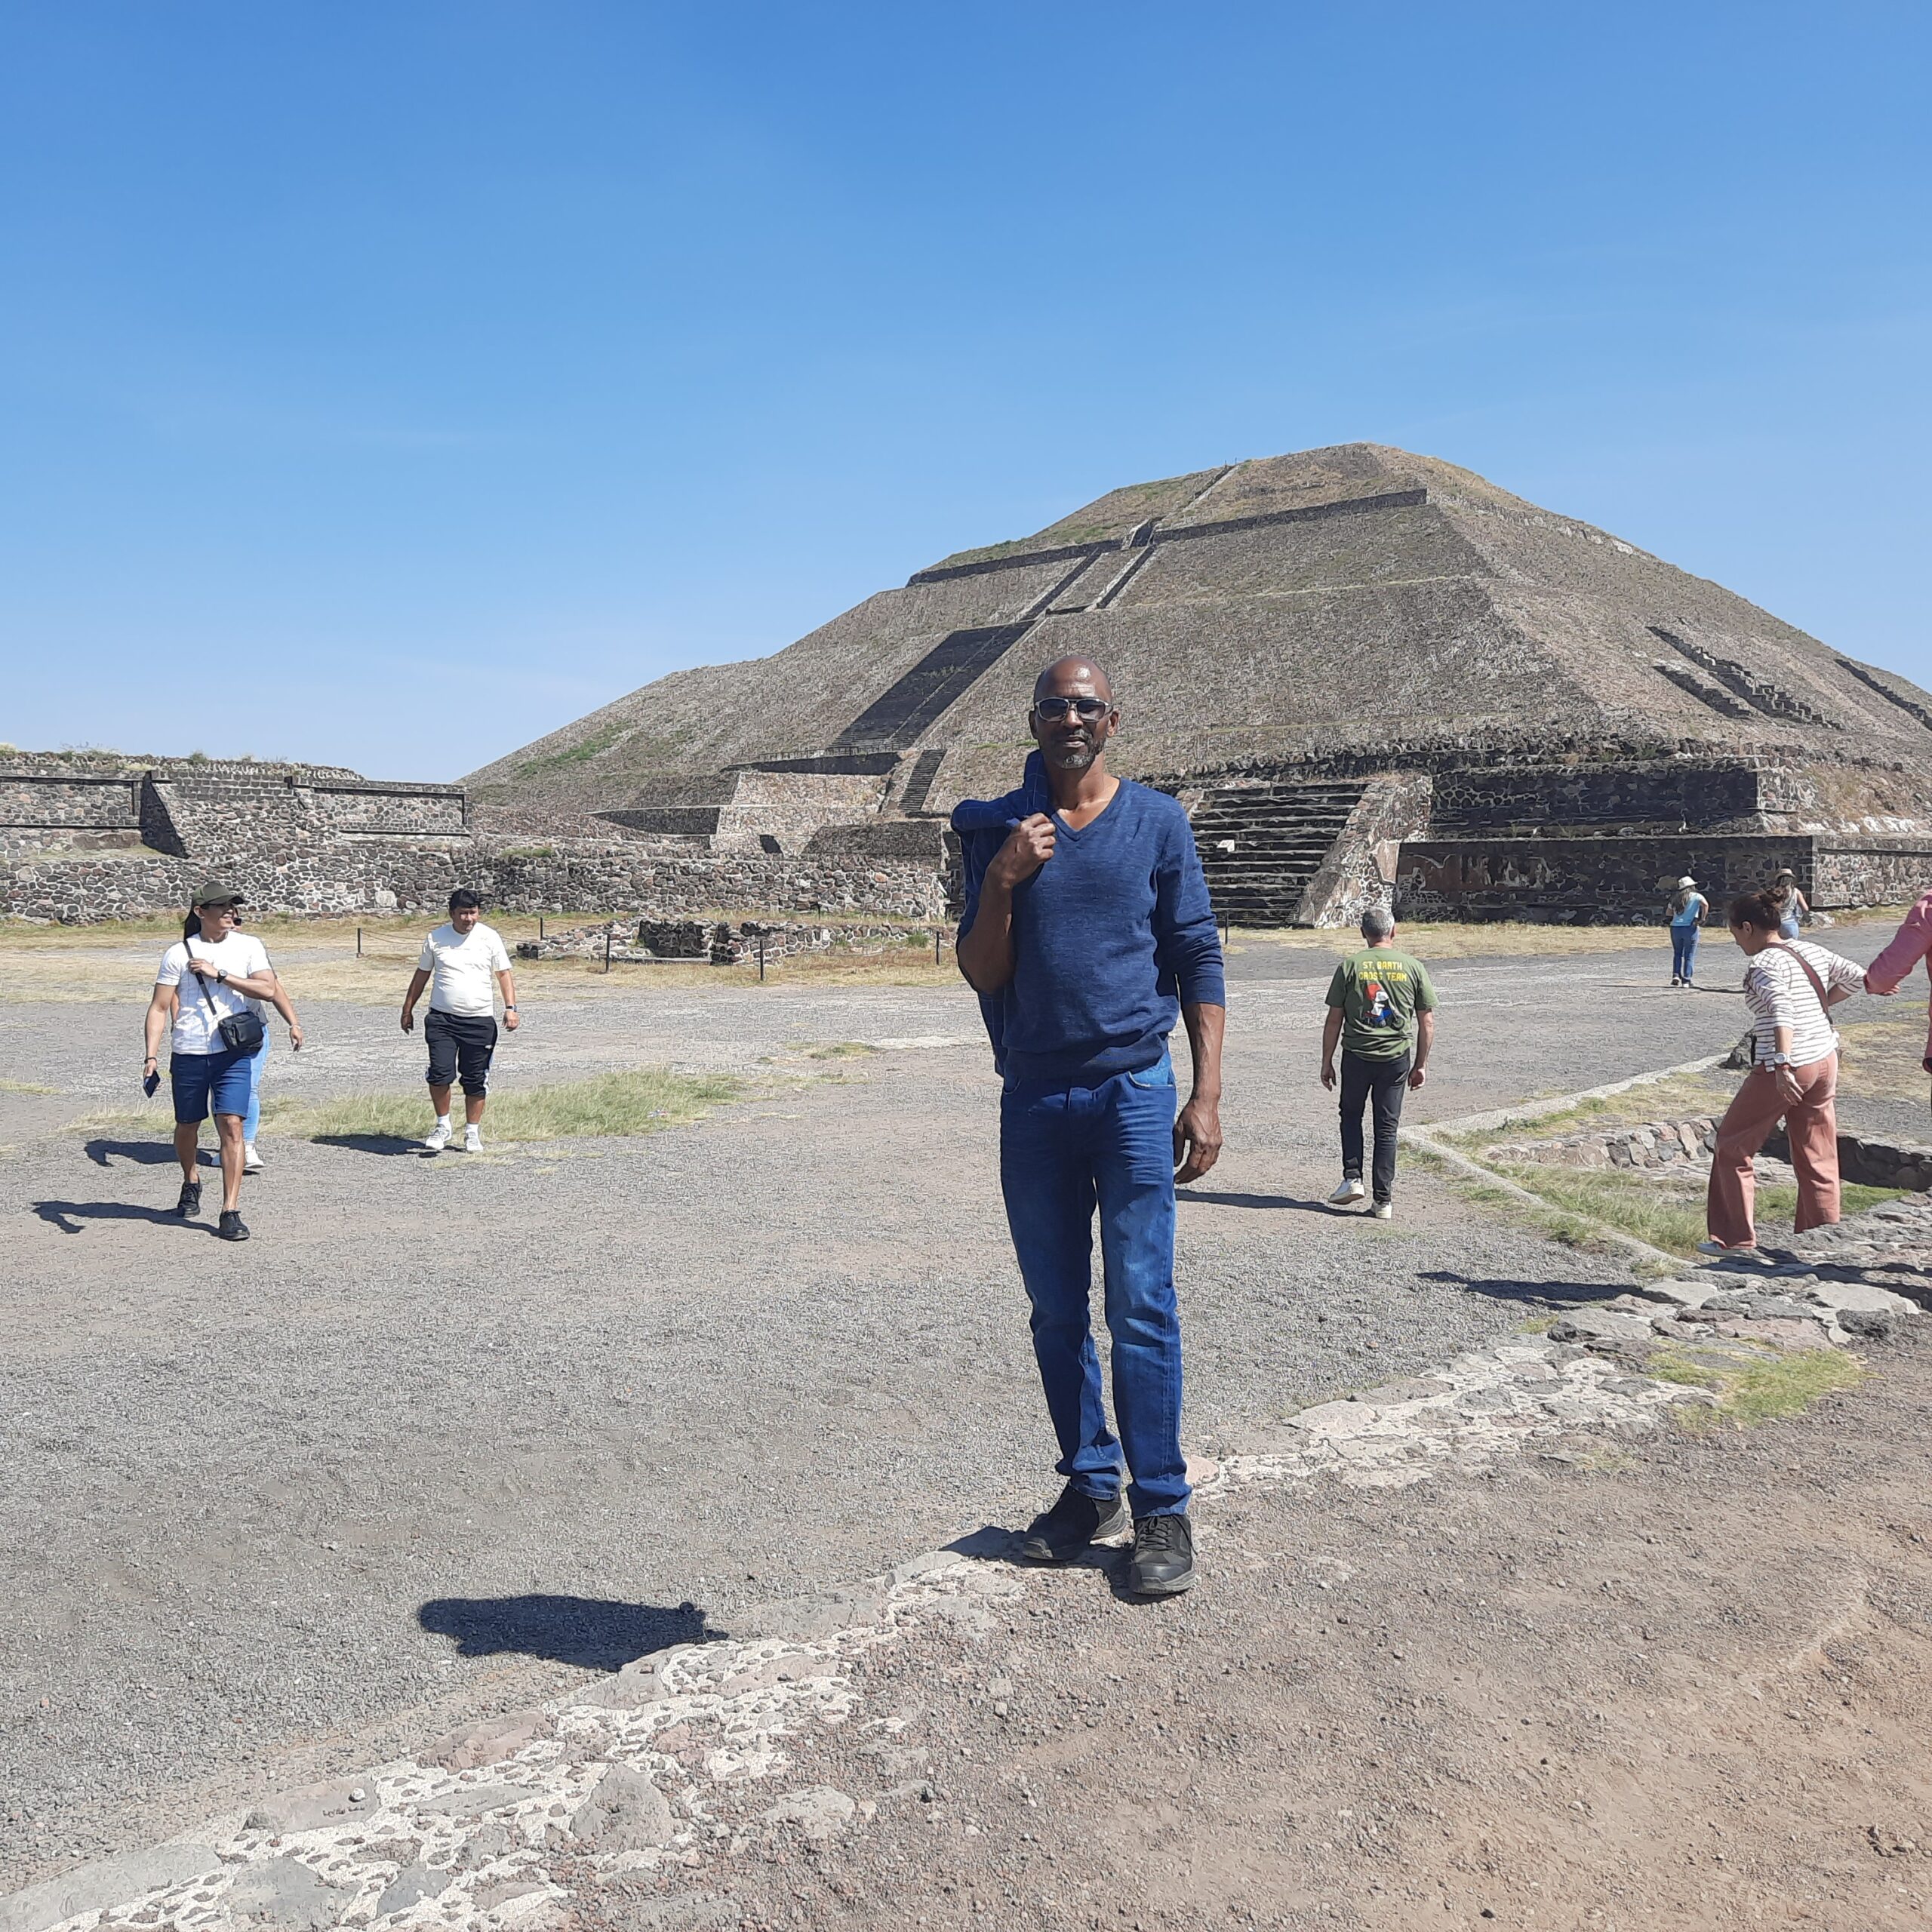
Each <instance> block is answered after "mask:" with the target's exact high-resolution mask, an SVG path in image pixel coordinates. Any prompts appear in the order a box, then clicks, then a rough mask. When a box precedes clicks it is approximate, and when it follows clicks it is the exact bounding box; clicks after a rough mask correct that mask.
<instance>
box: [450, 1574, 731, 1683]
mask: <svg viewBox="0 0 1932 1932" xmlns="http://www.w3.org/2000/svg"><path fill="white" fill-rule="evenodd" d="M416 1620H417V1623H419V1624H420V1625H421V1626H422V1627H423V1629H425V1630H427V1631H429V1632H431V1633H432V1635H435V1636H438V1637H448V1638H453V1639H454V1641H455V1644H456V1647H457V1655H458V1656H459V1657H541V1658H543V1660H545V1661H546V1662H547V1663H568V1664H574V1665H575V1666H577V1668H578V1669H580V1670H608V1671H616V1670H621V1669H623V1667H624V1666H625V1665H626V1664H627V1663H635V1661H636V1660H637V1659H638V1658H639V1657H648V1656H649V1655H650V1654H651V1652H652V1651H661V1650H663V1649H666V1647H669V1645H671V1644H703V1643H709V1642H710V1641H712V1639H713V1638H720V1637H724V1636H725V1635H728V1634H729V1633H728V1632H725V1631H723V1630H714V1629H712V1628H711V1627H710V1626H709V1623H707V1622H706V1618H705V1614H704V1612H703V1611H701V1610H700V1609H699V1608H698V1607H697V1605H696V1604H691V1603H681V1604H678V1605H677V1607H675V1609H672V1608H668V1607H665V1606H663V1605H662V1604H648V1603H617V1602H614V1601H611V1599H609V1598H605V1597H568V1596H551V1595H539V1594H537V1593H535V1592H532V1593H531V1594H529V1595H524V1596H515V1597H434V1598H431V1599H430V1601H429V1602H427V1603H426V1604H423V1607H422V1608H421V1609H420V1610H419V1611H417V1613H416Z"/></svg>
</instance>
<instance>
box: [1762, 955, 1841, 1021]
mask: <svg viewBox="0 0 1932 1932" xmlns="http://www.w3.org/2000/svg"><path fill="white" fill-rule="evenodd" d="M1771 943H1772V944H1773V945H1774V946H1776V947H1777V949H1778V950H1779V952H1788V953H1789V954H1790V955H1791V956H1792V958H1794V959H1795V960H1796V961H1798V964H1799V965H1801V967H1803V968H1804V977H1806V978H1807V980H1810V982H1811V990H1812V991H1813V992H1814V993H1816V994H1817V995H1818V1010H1819V1011H1820V1012H1821V1013H1822V1014H1823V1015H1824V1016H1825V1024H1826V1027H1827V1028H1829V1030H1830V1032H1831V1035H1832V1041H1833V1042H1834V1044H1835V1043H1836V1041H1837V1039H1838V1029H1837V1028H1836V1027H1835V1026H1832V1007H1831V1002H1830V1001H1829V1000H1828V999H1826V997H1825V983H1824V981H1823V980H1821V979H1820V978H1819V977H1818V970H1817V968H1816V967H1815V966H1814V965H1813V964H1811V962H1810V960H1808V959H1807V958H1805V956H1804V954H1803V953H1801V952H1799V951H1798V949H1797V947H1796V946H1792V944H1790V943H1789V942H1788V941H1787V940H1773V941H1772V942H1771Z"/></svg>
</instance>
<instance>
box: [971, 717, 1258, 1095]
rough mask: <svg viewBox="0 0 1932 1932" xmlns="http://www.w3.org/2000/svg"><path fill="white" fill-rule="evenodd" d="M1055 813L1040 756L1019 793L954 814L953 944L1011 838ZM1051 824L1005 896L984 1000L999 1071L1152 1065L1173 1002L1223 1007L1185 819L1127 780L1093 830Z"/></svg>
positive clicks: (1084, 1072) (1068, 1078)
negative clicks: (957, 886)
mask: <svg viewBox="0 0 1932 1932" xmlns="http://www.w3.org/2000/svg"><path fill="white" fill-rule="evenodd" d="M1052 810H1053V798H1052V794H1051V792H1050V791H1049V790H1048V785H1047V776H1046V768H1045V765H1044V762H1043V761H1042V760H1041V757H1040V755H1039V753H1038V752H1033V753H1032V754H1031V755H1029V757H1028V758H1027V760H1026V772H1025V775H1024V777H1023V779H1022V780H1021V783H1020V786H1019V789H1017V790H1016V791H1012V792H1008V793H1007V794H1006V795H1005V796H1004V798H986V799H967V800H965V801H962V802H961V804H959V806H958V808H956V809H955V811H954V812H953V814H952V829H953V830H954V831H955V832H957V833H958V835H959V841H960V848H961V854H962V857H963V859H964V872H965V881H964V882H965V891H966V909H965V913H964V917H962V918H961V920H960V922H959V931H960V934H961V937H962V938H963V937H964V936H965V934H968V933H969V932H971V931H972V929H973V921H974V918H975V917H976V916H977V914H978V912H979V909H980V887H981V885H982V884H983V881H984V880H985V878H986V868H987V866H989V865H990V864H991V863H992V860H993V857H994V856H995V854H997V853H998V851H999V848H1000V847H1001V845H1002V844H1004V842H1005V841H1006V838H1007V835H1008V833H1009V832H1011V831H1012V829H1013V828H1014V826H1016V825H1017V824H1018V823H1020V820H1022V819H1023V818H1026V817H1030V816H1031V815H1032V814H1033V813H1035V812H1051V811H1052ZM1056 829H1057V838H1056V839H1055V841H1054V856H1053V857H1051V859H1049V860H1048V861H1047V863H1045V864H1044V866H1041V868H1040V869H1039V870H1038V872H1035V874H1034V875H1033V876H1032V878H1029V879H1027V880H1025V881H1023V882H1022V884H1020V887H1019V888H1018V890H1017V891H1016V892H1015V893H1014V895H1013V949H1014V976H1013V977H1012V979H1011V980H1010V981H1009V982H1008V983H1007V984H1006V985H1005V986H1003V987H1001V989H1000V990H999V991H998V992H996V993H991V994H984V993H983V994H982V995H980V1011H981V1012H982V1014H983V1015H984V1016H985V1019H986V1032H987V1035H988V1036H989V1038H990V1039H991V1040H992V1048H993V1063H994V1065H995V1066H997V1067H998V1069H999V1070H1000V1072H1001V1073H1003V1074H1004V1075H1005V1076H1006V1077H1007V1078H1008V1079H1009V1080H1011V1081H1051V1082H1056V1083H1057V1082H1066V1083H1067V1084H1072V1085H1097V1084H1099V1083H1100V1081H1103V1080H1109V1079H1111V1078H1112V1077H1113V1076H1114V1075H1115V1074H1117V1073H1128V1072H1138V1071H1139V1070H1140V1069H1141V1068H1143V1067H1147V1066H1153V1065H1154V1064H1155V1063H1156V1062H1157V1061H1158V1060H1159V1059H1160V1057H1161V1054H1163V1053H1164V1052H1165V1051H1167V1041H1168V1035H1169V1034H1170V1033H1171V1032H1173V1031H1174V1024H1175V1022H1176V1021H1177V1020H1179V1019H1180V1008H1181V1004H1182V1002H1183V1001H1186V1003H1187V1004H1189V1005H1200V1006H1224V1005H1226V1004H1227V990H1226V983H1225V981H1224V980H1223V974H1222V965H1221V942H1220V934H1219V933H1218V932H1217V931H1216V930H1215V925H1214V906H1213V905H1212V903H1211V902H1210V900H1209V899H1208V896H1207V880H1206V878H1204V876H1203V875H1202V873H1201V860H1200V856H1199V854H1198V853H1197V852H1196V851H1195V848H1194V833H1193V830H1192V827H1191V826H1189V824H1188V822H1187V814H1186V812H1184V811H1183V810H1182V809H1181V808H1180V804H1178V803H1177V801H1175V800H1174V799H1172V798H1169V797H1168V795H1167V794H1166V793H1165V792H1156V791H1154V790H1153V789H1151V788H1150V787H1149V786H1145V785H1137V784H1136V783H1134V780H1131V778H1124V779H1122V780H1121V781H1120V789H1118V791H1117V792H1115V794H1114V795H1113V797H1112V799H1110V800H1109V801H1108V804H1107V808H1106V811H1103V812H1102V813H1101V814H1100V817H1098V818H1097V819H1095V820H1094V822H1093V823H1092V824H1091V825H1088V826H1084V827H1083V828H1082V829H1080V830H1079V831H1077V832H1076V831H1075V830H1073V829H1072V828H1071V827H1070V826H1068V825H1067V823H1066V821H1065V820H1061V819H1056Z"/></svg>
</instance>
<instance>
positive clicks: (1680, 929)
mask: <svg viewBox="0 0 1932 1932" xmlns="http://www.w3.org/2000/svg"><path fill="white" fill-rule="evenodd" d="M1696 964H1697V928H1696V927H1695V926H1672V928H1671V929H1670V977H1672V979H1673V980H1687V979H1689V978H1690V969H1691V968H1692V967H1694V966H1695V965H1696Z"/></svg>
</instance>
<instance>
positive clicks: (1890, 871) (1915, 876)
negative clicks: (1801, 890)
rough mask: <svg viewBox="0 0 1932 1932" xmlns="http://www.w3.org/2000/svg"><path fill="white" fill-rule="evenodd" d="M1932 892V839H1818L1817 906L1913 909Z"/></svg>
mask: <svg viewBox="0 0 1932 1932" xmlns="http://www.w3.org/2000/svg"><path fill="white" fill-rule="evenodd" d="M1928 887H1932V840H1927V839H1924V838H1900V839H1897V840H1893V839H1874V840H1872V841H1870V842H1869V843H1866V842H1863V841H1861V842H1859V843H1856V844H1854V843H1853V842H1852V841H1849V840H1839V839H1835V838H1820V840H1819V841H1817V858H1816V860H1815V861H1814V890H1813V891H1811V892H1810V894H1808V895H1807V896H1808V897H1810V900H1811V903H1813V904H1814V906H1902V905H1909V904H1910V903H1911V902H1912V900H1915V899H1916V898H1917V897H1918V895H1919V894H1921V892H1923V891H1925V890H1926V889H1927V888H1928Z"/></svg>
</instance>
